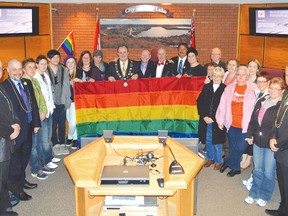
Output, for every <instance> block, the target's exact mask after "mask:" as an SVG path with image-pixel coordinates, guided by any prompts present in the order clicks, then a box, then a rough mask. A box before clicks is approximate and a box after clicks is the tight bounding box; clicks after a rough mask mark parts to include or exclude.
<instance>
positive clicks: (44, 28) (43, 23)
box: [24, 4, 50, 35]
mask: <svg viewBox="0 0 288 216" xmlns="http://www.w3.org/2000/svg"><path fill="white" fill-rule="evenodd" d="M24 6H26V7H39V35H43V34H50V5H49V4H24Z"/></svg>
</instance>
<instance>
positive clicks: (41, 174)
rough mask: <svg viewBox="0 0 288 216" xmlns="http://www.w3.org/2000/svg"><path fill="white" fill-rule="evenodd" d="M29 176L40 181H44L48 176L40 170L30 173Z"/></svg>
mask: <svg viewBox="0 0 288 216" xmlns="http://www.w3.org/2000/svg"><path fill="white" fill-rule="evenodd" d="M31 176H32V177H35V178H38V179H40V180H44V179H47V178H48V176H47V175H46V174H45V173H44V172H43V171H42V170H39V171H38V172H37V173H31Z"/></svg>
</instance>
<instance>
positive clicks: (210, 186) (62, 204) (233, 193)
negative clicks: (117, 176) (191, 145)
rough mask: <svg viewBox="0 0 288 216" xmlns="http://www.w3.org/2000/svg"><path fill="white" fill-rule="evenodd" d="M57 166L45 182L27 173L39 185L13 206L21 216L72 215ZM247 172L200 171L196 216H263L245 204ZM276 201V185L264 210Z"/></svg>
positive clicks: (69, 189)
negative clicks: (25, 198) (229, 173)
mask: <svg viewBox="0 0 288 216" xmlns="http://www.w3.org/2000/svg"><path fill="white" fill-rule="evenodd" d="M62 158H64V157H62ZM58 164H59V168H58V169H57V171H56V172H55V173H54V174H52V175H49V177H48V179H46V180H38V179H36V178H33V177H31V173H30V170H27V179H28V180H29V181H31V182H35V183H38V188H37V189H33V190H26V192H27V193H28V194H30V195H31V196H32V197H33V199H32V200H30V201H22V202H20V203H19V204H18V205H17V206H16V207H14V210H15V211H17V212H18V214H19V215H20V216H55V215H56V216H74V215H75V201H74V185H73V183H72V180H71V179H70V176H69V174H68V172H67V170H66V168H65V166H64V164H63V160H62V161H61V162H60V163H58ZM250 173H251V169H247V170H245V171H244V172H242V174H241V175H238V176H235V177H233V178H229V177H227V176H226V174H227V171H226V172H225V173H223V174H221V173H219V172H218V171H214V170H213V168H212V167H210V168H203V169H202V170H201V171H200V173H199V182H198V199H197V201H198V204H197V216H264V215H265V213H264V210H265V207H264V208H263V207H262V208H261V207H258V206H257V205H256V204H253V205H246V204H244V198H245V197H247V196H248V192H247V190H246V188H245V187H244V185H242V179H247V178H248V177H249V176H250ZM279 201H280V196H279V190H278V185H277V182H276V187H275V191H274V194H273V197H272V200H271V201H270V202H269V203H268V204H267V206H266V208H277V207H278V203H279Z"/></svg>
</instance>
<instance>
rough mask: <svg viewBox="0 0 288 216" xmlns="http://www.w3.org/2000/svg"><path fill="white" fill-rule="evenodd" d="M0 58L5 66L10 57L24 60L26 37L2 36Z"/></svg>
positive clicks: (0, 39)
mask: <svg viewBox="0 0 288 216" xmlns="http://www.w3.org/2000/svg"><path fill="white" fill-rule="evenodd" d="M0 50H1V53H0V59H1V61H2V63H3V66H4V67H7V63H8V61H9V60H10V59H12V58H13V59H14V58H15V59H18V60H19V61H22V60H23V58H24V56H25V48H24V37H1V38H0Z"/></svg>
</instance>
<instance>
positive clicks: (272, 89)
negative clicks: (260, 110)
mask: <svg viewBox="0 0 288 216" xmlns="http://www.w3.org/2000/svg"><path fill="white" fill-rule="evenodd" d="M269 90H270V91H282V89H276V88H269Z"/></svg>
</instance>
